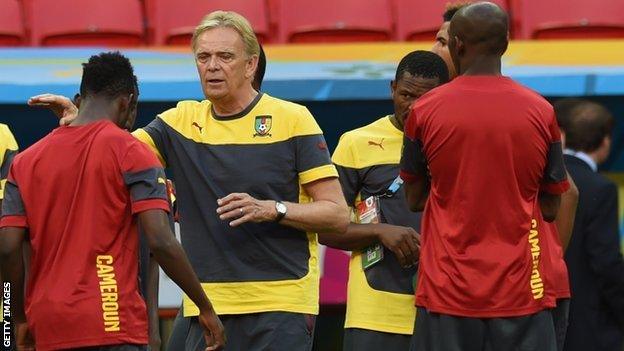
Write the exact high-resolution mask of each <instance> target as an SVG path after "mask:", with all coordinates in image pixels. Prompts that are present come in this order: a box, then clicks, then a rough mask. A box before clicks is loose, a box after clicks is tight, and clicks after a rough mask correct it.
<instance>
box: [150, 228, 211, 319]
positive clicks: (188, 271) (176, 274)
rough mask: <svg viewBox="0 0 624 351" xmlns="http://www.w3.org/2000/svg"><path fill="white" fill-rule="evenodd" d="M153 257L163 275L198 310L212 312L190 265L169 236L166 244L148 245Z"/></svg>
mask: <svg viewBox="0 0 624 351" xmlns="http://www.w3.org/2000/svg"><path fill="white" fill-rule="evenodd" d="M150 249H151V250H152V252H153V254H154V257H155V258H156V260H157V261H158V263H159V264H160V266H161V267H162V268H163V270H164V271H165V273H166V274H167V275H168V276H169V277H170V278H171V280H173V281H174V282H175V283H176V284H177V285H178V286H179V287H180V288H181V289H182V290H183V291H184V293H186V295H187V296H188V297H189V298H190V299H191V300H192V301H193V302H194V303H195V304H196V305H197V307H199V309H200V310H212V305H211V304H210V301H209V300H208V298H207V297H206V295H205V293H204V291H203V289H202V287H201V284H200V283H199V280H198V279H197V276H196V275H195V273H194V271H193V268H192V267H191V263H190V262H189V260H188V258H187V257H186V255H185V254H184V251H183V250H182V247H181V246H180V244H179V243H178V242H177V241H176V240H175V238H173V236H171V237H170V238H168V239H166V242H164V243H160V244H158V245H155V246H152V245H150Z"/></svg>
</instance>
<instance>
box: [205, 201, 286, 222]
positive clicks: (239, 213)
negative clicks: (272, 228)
mask: <svg viewBox="0 0 624 351" xmlns="http://www.w3.org/2000/svg"><path fill="white" fill-rule="evenodd" d="M217 205H218V206H219V208H217V214H218V215H219V218H220V219H221V220H224V221H226V220H232V221H231V222H230V225H231V226H232V227H236V226H238V225H241V224H243V223H247V222H254V223H260V222H272V221H274V220H275V219H276V218H277V210H276V209H275V201H272V200H258V199H255V198H253V197H252V196H251V195H249V194H246V193H232V194H230V195H228V196H226V197H224V198H221V199H218V200H217Z"/></svg>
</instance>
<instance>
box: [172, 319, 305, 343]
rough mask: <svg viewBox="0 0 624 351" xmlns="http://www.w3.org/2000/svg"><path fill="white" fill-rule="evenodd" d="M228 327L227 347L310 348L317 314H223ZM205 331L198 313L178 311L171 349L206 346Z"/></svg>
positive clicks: (226, 332) (226, 329)
mask: <svg viewBox="0 0 624 351" xmlns="http://www.w3.org/2000/svg"><path fill="white" fill-rule="evenodd" d="M220 318H221V322H223V326H224V327H225V335H226V337H227V345H226V347H225V350H226V351H227V350H232V351H235V350H246V351H255V350H275V351H281V350H284V351H310V350H312V342H313V339H314V338H313V337H314V321H315V319H316V317H315V316H310V315H306V314H301V313H290V312H263V313H251V314H241V315H223V316H220ZM205 347H206V342H205V339H204V331H203V329H202V327H201V325H200V324H199V321H198V320H197V317H188V318H184V317H182V316H181V314H178V317H176V320H175V322H174V325H173V331H172V334H171V338H170V339H169V343H168V345H167V350H168V351H179V350H184V351H199V350H202V351H203V350H204V349H205Z"/></svg>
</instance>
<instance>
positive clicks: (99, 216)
mask: <svg viewBox="0 0 624 351" xmlns="http://www.w3.org/2000/svg"><path fill="white" fill-rule="evenodd" d="M166 196H167V195H166V184H165V175H164V171H163V169H162V167H161V165H160V163H159V161H158V160H157V159H156V157H155V156H154V154H153V153H152V152H151V151H150V150H149V149H148V148H147V147H146V146H144V145H143V144H142V143H141V142H140V141H138V140H136V139H135V138H134V137H133V136H131V135H130V134H129V133H128V132H126V131H124V130H122V129H120V128H119V127H117V126H116V125H115V124H113V123H112V122H110V121H99V122H94V123H90V124H87V125H84V126H70V127H60V128H58V129H56V130H54V131H53V132H52V133H50V134H49V135H47V136H46V137H44V138H43V139H41V140H40V141H39V142H37V143H36V144H34V145H33V146H31V147H30V148H28V149H27V150H25V151H24V152H22V153H21V154H19V155H18V156H17V157H15V160H14V162H13V165H12V167H11V170H10V172H9V178H8V182H7V186H6V190H5V199H4V203H3V212H2V219H1V220H0V227H25V228H28V230H29V233H30V243H31V245H32V261H31V266H30V271H29V281H28V283H27V290H26V302H25V305H26V318H27V321H28V326H29V328H30V330H31V332H32V333H33V335H34V338H35V342H36V347H37V350H39V351H45V350H56V349H65V348H78V347H87V346H99V345H113V344H122V343H133V344H147V312H146V307H145V303H144V300H143V298H142V297H141V296H140V295H139V290H138V282H137V277H138V275H137V274H138V273H137V270H138V239H139V238H138V234H137V229H136V219H135V217H134V216H133V215H134V214H137V213H139V212H141V211H145V210H149V209H161V210H164V211H168V210H169V205H168V203H167V197H166Z"/></svg>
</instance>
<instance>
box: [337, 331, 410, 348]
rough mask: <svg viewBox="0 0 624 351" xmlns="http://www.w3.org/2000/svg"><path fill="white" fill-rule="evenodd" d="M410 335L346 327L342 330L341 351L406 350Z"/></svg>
mask: <svg viewBox="0 0 624 351" xmlns="http://www.w3.org/2000/svg"><path fill="white" fill-rule="evenodd" d="M411 338H412V336H411V335H404V334H393V333H384V332H378V331H374V330H366V329H359V328H347V329H345V330H344V342H343V348H342V350H343V351H369V350H370V351H377V350H387V351H394V350H396V351H402V350H405V351H407V350H408V349H409V346H410V339H411Z"/></svg>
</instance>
